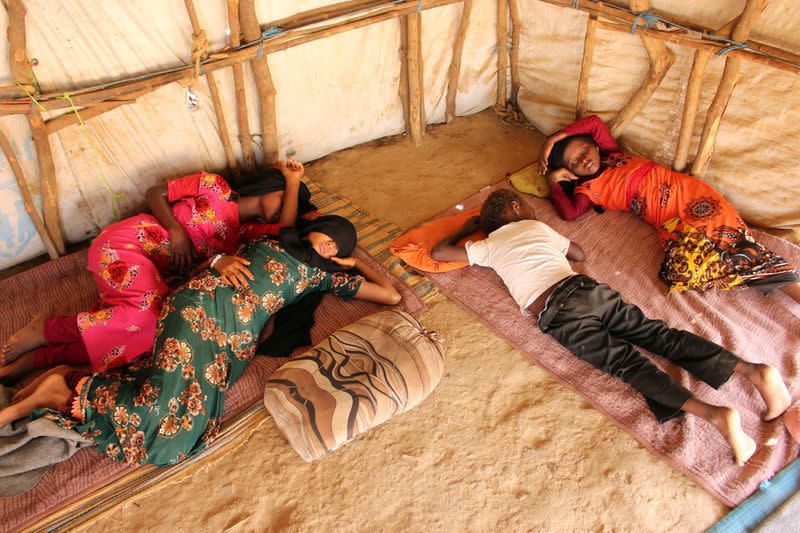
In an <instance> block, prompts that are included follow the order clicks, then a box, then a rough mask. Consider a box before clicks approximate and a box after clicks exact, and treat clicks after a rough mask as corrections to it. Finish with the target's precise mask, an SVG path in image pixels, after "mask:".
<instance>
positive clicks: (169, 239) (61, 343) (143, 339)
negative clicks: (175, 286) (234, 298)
mask: <svg viewBox="0 0 800 533" xmlns="http://www.w3.org/2000/svg"><path fill="white" fill-rule="evenodd" d="M303 170H304V169H303V165H302V163H300V162H298V161H295V160H292V159H289V160H287V161H286V162H283V161H281V162H280V163H279V164H278V166H277V169H270V171H269V172H268V173H267V175H266V176H264V175H261V176H259V177H258V178H256V179H254V180H248V181H247V182H245V183H243V184H242V186H240V187H238V189H239V190H240V191H241V192H242V195H241V196H240V195H239V193H238V192H237V191H234V190H232V189H231V187H230V186H229V185H228V183H227V182H226V181H225V179H223V178H222V177H221V176H219V175H216V174H209V173H206V172H202V171H201V172H200V173H198V174H194V175H191V176H186V177H183V178H179V179H174V180H170V181H168V182H167V183H166V184H162V185H155V186H153V187H151V188H150V189H148V191H147V194H146V196H147V200H148V204H149V206H150V209H151V211H152V212H153V214H152V215H150V214H140V215H136V216H133V217H130V218H128V219H125V220H121V221H119V222H116V223H114V224H111V225H110V226H108V227H106V228H104V229H103V230H102V231H101V232H100V234H99V235H98V236H97V238H96V239H95V240H94V242H92V245H91V247H90V248H89V254H88V268H89V270H90V271H91V272H92V273H93V274H94V278H95V281H96V283H97V289H98V292H99V295H100V297H99V300H98V302H97V304H96V305H95V307H94V308H93V309H92V310H90V311H86V312H82V313H78V315H71V316H52V317H49V318H47V319H44V318H43V317H42V316H39V317H35V318H34V319H33V320H32V321H31V322H30V323H29V324H28V325H27V326H25V327H24V328H22V329H21V330H19V331H17V332H16V333H15V334H14V335H12V336H11V337H10V338H9V339H8V341H7V342H6V343H5V345H3V347H2V349H0V363H2V364H3V366H0V379H3V378H16V377H19V376H20V375H22V374H24V373H27V372H29V371H31V370H33V369H34V368H43V367H49V366H54V365H57V364H63V363H67V364H70V365H85V364H91V366H92V369H93V370H94V371H95V372H97V371H102V370H107V369H109V368H114V367H118V366H124V365H127V364H129V363H131V362H133V361H135V360H136V359H138V358H139V357H140V356H142V355H144V354H147V353H149V352H150V351H151V350H152V348H153V340H154V338H155V326H156V320H157V318H158V314H159V312H160V311H161V302H162V301H163V299H164V297H165V296H166V295H167V294H168V293H169V292H170V288H169V287H168V286H167V284H166V283H165V281H164V280H165V278H168V277H169V276H171V275H173V274H189V273H191V271H192V268H193V266H194V264H195V263H196V262H198V261H205V264H206V265H208V264H210V265H211V266H212V267H213V268H214V269H215V270H217V272H219V273H220V274H221V276H222V277H223V278H224V279H227V280H228V281H230V283H232V284H233V285H235V286H236V287H239V286H241V285H247V280H248V278H249V279H252V275H251V274H250V272H249V271H248V270H247V265H248V264H249V262H248V261H247V260H245V259H242V258H240V257H238V256H237V255H236V250H237V248H238V246H239V244H240V243H241V242H242V240H243V239H249V238H252V237H253V236H257V235H260V234H263V233H273V234H277V232H278V230H279V229H280V228H281V227H283V226H293V225H294V224H295V221H296V217H297V213H298V203H299V204H300V206H301V208H300V209H301V211H302V212H304V213H305V212H308V211H310V210H313V209H315V208H314V207H313V205H312V204H311V203H310V193H309V192H308V188H307V187H305V184H302V183H301V182H300V178H301V177H302V175H303ZM301 188H302V190H301ZM257 219H260V220H261V221H262V222H261V223H255V222H254V221H255V220H257Z"/></svg>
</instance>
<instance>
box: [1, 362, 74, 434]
mask: <svg viewBox="0 0 800 533" xmlns="http://www.w3.org/2000/svg"><path fill="white" fill-rule="evenodd" d="M71 395H72V391H71V390H70V388H69V387H68V386H67V381H66V380H65V379H64V376H63V375H62V374H50V375H48V376H46V377H45V378H44V379H43V380H42V381H41V383H39V386H38V387H37V388H36V390H35V391H33V393H31V394H30V395H29V396H27V397H26V398H24V399H23V400H20V401H19V402H17V403H14V404H11V405H9V406H8V407H6V408H4V409H2V410H0V426H4V425H6V424H8V423H10V422H13V421H14V420H17V419H20V418H23V417H26V416H28V415H29V414H31V412H33V410H34V409H38V408H40V407H48V408H50V409H55V408H56V407H60V406H62V405H64V404H65V403H66V402H67V401H68V400H69V398H70V396H71Z"/></svg>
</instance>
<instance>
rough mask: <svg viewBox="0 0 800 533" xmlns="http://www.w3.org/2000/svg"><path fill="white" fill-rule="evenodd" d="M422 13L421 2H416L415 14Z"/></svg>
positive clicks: (418, 0) (420, 0)
mask: <svg viewBox="0 0 800 533" xmlns="http://www.w3.org/2000/svg"><path fill="white" fill-rule="evenodd" d="M420 11H422V0H417V13H419V12H420Z"/></svg>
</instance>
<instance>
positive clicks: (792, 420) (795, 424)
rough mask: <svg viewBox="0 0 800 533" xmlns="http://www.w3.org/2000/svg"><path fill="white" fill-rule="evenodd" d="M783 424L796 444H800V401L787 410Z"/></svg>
mask: <svg viewBox="0 0 800 533" xmlns="http://www.w3.org/2000/svg"><path fill="white" fill-rule="evenodd" d="M783 423H784V424H786V429H788V430H789V435H791V436H792V438H793V439H794V440H795V441H796V442H798V443H800V401H798V402H796V403H795V404H794V405H792V406H791V407H790V408H788V409H787V410H786V413H785V414H784V415H783Z"/></svg>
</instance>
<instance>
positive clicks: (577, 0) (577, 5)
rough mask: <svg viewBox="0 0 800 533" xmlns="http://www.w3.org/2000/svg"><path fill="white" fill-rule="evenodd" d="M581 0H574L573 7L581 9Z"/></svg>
mask: <svg viewBox="0 0 800 533" xmlns="http://www.w3.org/2000/svg"><path fill="white" fill-rule="evenodd" d="M580 8H581V0H572V9H580Z"/></svg>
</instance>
